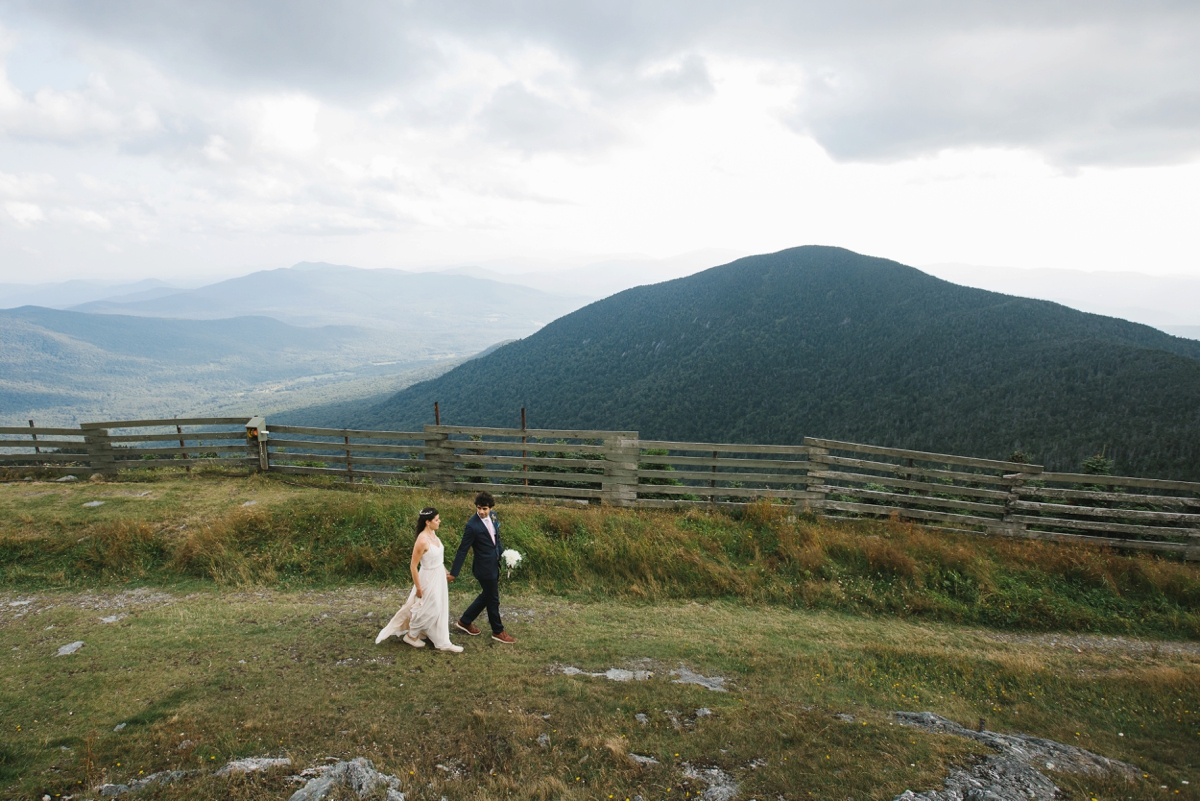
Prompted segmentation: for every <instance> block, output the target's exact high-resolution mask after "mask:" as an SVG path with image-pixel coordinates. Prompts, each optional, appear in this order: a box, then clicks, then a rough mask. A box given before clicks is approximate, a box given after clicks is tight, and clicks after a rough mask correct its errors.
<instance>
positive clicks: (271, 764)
mask: <svg viewBox="0 0 1200 801" xmlns="http://www.w3.org/2000/svg"><path fill="white" fill-rule="evenodd" d="M291 766H292V760H290V759H288V758H287V757H280V758H274V757H247V758H246V759H235V760H234V761H233V762H230V763H228V764H227V765H225V766H224V767H223V768H221V769H220V770H218V771H217V773H216V775H217V776H228V775H229V774H231V773H254V772H256V771H260V770H269V769H270V768H289V767H291Z"/></svg>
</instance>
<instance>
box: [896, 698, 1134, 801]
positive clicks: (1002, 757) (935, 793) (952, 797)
mask: <svg viewBox="0 0 1200 801" xmlns="http://www.w3.org/2000/svg"><path fill="white" fill-rule="evenodd" d="M894 717H895V718H896V720H898V721H899V722H900V723H902V724H904V725H905V726H912V727H914V728H918V729H922V730H924V731H928V732H934V733H937V734H952V735H955V736H957V737H966V738H968V739H971V740H975V741H977V742H980V743H983V744H984V745H987V746H988V747H990V748H994V749H995V750H996V751H998V752H1000V753H999V755H998V756H991V757H988V758H987V759H985V760H984V761H983V762H981V763H979V764H978V765H975V766H974V767H972V768H970V769H969V770H955V771H954V772H953V773H951V774H950V776H948V777H947V778H946V782H945V785H944V786H943V788H942V789H941V790H930V791H928V792H925V793H919V794H918V793H913V792H912V791H911V790H906V791H904V793H902V794H901V795H899V796H897V797H896V801H901V799H904V800H905V801H916V800H917V799H921V801H1031V799H1032V801H1050V800H1051V799H1054V798H1056V797H1058V796H1059V794H1060V791H1059V789H1058V787H1056V786H1055V785H1054V782H1052V781H1051V780H1050V779H1048V778H1046V777H1045V776H1043V775H1042V774H1041V773H1040V771H1041V770H1042V769H1045V770H1061V771H1064V772H1067V773H1078V774H1083V775H1085V776H1095V777H1100V776H1107V775H1116V776H1121V777H1123V778H1125V779H1127V780H1136V779H1137V778H1138V773H1139V771H1138V769H1137V768H1135V767H1134V766H1133V765H1129V764H1126V763H1124V762H1118V761H1117V760H1115V759H1108V758H1107V757H1102V756H1100V755H1098V754H1093V753H1092V752H1091V751H1085V750H1084V749H1082V748H1077V747H1075V746H1073V745H1064V744H1063V743H1058V742H1055V741H1053V740H1046V739H1043V738H1041V737H1033V736H1030V735H1028V734H1020V733H1016V734H1001V733H999V732H993V731H973V730H971V729H968V728H965V727H963V726H960V725H958V724H957V723H955V722H954V721H952V720H947V719H946V718H943V717H940V716H939V715H935V714H933V713H932V712H896V713H894Z"/></svg>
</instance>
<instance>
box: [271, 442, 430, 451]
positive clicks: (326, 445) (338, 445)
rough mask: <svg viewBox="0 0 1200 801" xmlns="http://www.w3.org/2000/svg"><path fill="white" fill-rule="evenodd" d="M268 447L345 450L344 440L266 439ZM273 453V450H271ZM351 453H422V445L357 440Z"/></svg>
mask: <svg viewBox="0 0 1200 801" xmlns="http://www.w3.org/2000/svg"><path fill="white" fill-rule="evenodd" d="M267 447H268V448H307V449H308V450H317V451H327V450H336V451H341V452H343V453H344V452H345V451H346V444H345V443H344V442H315V441H313V440H307V439H268V440H267ZM271 452H272V453H275V451H271ZM350 452H351V453H424V452H425V446H424V445H374V444H371V445H367V444H363V443H359V442H351V443H350Z"/></svg>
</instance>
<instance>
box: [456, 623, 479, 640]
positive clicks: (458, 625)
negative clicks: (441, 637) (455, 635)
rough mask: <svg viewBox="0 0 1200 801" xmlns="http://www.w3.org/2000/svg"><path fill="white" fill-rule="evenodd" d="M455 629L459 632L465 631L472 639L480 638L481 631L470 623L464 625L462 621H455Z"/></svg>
mask: <svg viewBox="0 0 1200 801" xmlns="http://www.w3.org/2000/svg"><path fill="white" fill-rule="evenodd" d="M454 627H455V628H456V629H458V630H459V631H465V632H466V633H467V634H470V635H471V636H472V637H478V636H479V634H480V631H479V629H477V628H475V627H474V626H472V625H471V624H470V623H463V622H462V621H461V620H456V621H454Z"/></svg>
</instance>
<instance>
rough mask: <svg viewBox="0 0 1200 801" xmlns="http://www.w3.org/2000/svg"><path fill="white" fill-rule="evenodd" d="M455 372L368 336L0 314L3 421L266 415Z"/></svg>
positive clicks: (239, 320)
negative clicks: (251, 413) (189, 415)
mask: <svg viewBox="0 0 1200 801" xmlns="http://www.w3.org/2000/svg"><path fill="white" fill-rule="evenodd" d="M448 360H452V361H448ZM459 361H461V357H459V356H457V355H456V354H454V353H452V352H449V351H441V352H439V351H437V350H434V349H432V348H428V347H422V348H415V347H413V346H412V344H411V343H409V342H406V341H403V340H400V339H398V338H397V337H395V336H392V335H390V334H387V333H385V332H381V331H376V330H371V329H366V328H357V327H350V326H326V327H321V328H303V327H298V326H292V325H287V324H286V323H282V322H279V321H278V320H273V319H271V318H269V317H234V318H230V319H226V320H171V319H157V318H150V317H128V316H122V315H108V314H103V315H102V314H83V313H80V312H72V311H60V310H55V309H46V308H41V307H36V306H25V307H22V308H19V309H8V310H0V419H9V420H12V419H16V420H18V421H22V420H25V419H28V418H30V417H33V418H35V419H36V420H37V421H38V422H39V423H44V424H50V423H71V422H75V421H78V420H84V419H91V420H95V419H104V418H108V419H113V418H118V419H122V418H123V419H129V418H131V417H144V416H172V415H186V414H189V413H200V414H203V415H204V416H210V415H214V414H221V413H224V412H225V411H232V410H235V409H236V410H237V411H238V413H241V412H242V411H246V412H250V411H253V412H267V411H272V410H277V409H280V408H291V407H295V406H308V405H313V404H317V403H328V402H333V401H337V400H344V399H347V398H357V397H366V396H379V395H381V394H383V393H385V392H387V391H388V390H391V391H392V392H394V391H395V390H396V389H398V388H400V387H403V386H406V385H407V384H409V383H411V382H412V380H421V379H426V378H430V377H432V376H433V375H437V374H438V373H440V372H442V371H444V370H445V369H448V368H449V367H450V366H452V364H457V363H458V362H459ZM439 368H440V369H439ZM410 378H411V380H408V379H410ZM10 424H11V423H10Z"/></svg>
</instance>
